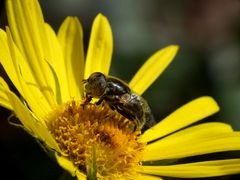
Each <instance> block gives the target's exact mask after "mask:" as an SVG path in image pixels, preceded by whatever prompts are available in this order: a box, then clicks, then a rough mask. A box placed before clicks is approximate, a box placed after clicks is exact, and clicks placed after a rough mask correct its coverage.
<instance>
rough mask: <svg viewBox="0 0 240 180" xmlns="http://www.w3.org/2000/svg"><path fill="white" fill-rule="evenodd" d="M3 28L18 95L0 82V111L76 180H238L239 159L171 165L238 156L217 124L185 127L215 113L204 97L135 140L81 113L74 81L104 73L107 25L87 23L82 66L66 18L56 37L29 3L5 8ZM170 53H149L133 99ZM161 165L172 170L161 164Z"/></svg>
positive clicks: (77, 28) (124, 128)
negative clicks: (228, 179)
mask: <svg viewBox="0 0 240 180" xmlns="http://www.w3.org/2000/svg"><path fill="white" fill-rule="evenodd" d="M6 9H7V17H8V22H9V27H6V30H5V31H4V30H2V29H0V62H1V64H2V65H3V67H4V69H5V71H6V72H7V74H8V76H9V78H10V80H11V81H12V83H13V84H14V85H15V87H16V88H17V90H18V91H19V93H20V95H21V97H22V98H21V99H23V100H22V101H21V100H20V98H18V97H17V95H16V94H14V93H13V92H12V91H11V90H10V89H9V88H8V86H7V84H6V82H5V81H4V80H3V79H2V78H1V79H0V104H1V106H3V107H5V108H7V109H9V110H11V111H13V112H14V113H15V115H16V116H17V117H18V118H19V120H20V121H21V123H22V126H23V128H24V129H25V130H26V131H27V132H28V133H30V134H31V135H32V136H34V137H35V138H36V139H38V140H40V141H41V142H43V144H44V145H45V146H46V148H48V149H49V150H50V151H53V152H54V153H55V156H56V160H57V162H58V163H59V164H60V166H62V167H63V168H64V169H65V170H67V171H69V172H70V173H71V174H72V175H73V176H77V177H78V179H86V177H87V176H88V178H90V179H91V177H95V176H97V177H98V178H99V179H101V178H103V179H161V177H162V176H169V177H182V178H199V177H212V176H222V175H228V174H237V173H240V159H236V158H235V159H218V160H211V161H209V160H208V161H202V162H192V163H183V164H181V163H179V161H178V160H179V159H181V158H185V157H192V156H197V155H203V154H210V153H215V152H225V151H234V150H240V133H239V132H236V131H234V130H233V129H232V128H231V126H230V125H228V124H225V123H220V122H211V123H202V124H198V125H193V126H190V127H188V126H189V125H192V124H193V123H195V122H197V121H199V120H201V119H203V118H205V117H208V116H210V115H212V114H213V113H216V112H217V111H218V110H219V107H218V105H217V104H216V102H215V101H214V100H213V99H212V98H211V97H200V98H198V99H195V100H193V101H191V102H189V103H187V104H186V105H184V106H182V107H180V108H179V109H177V110H176V111H175V112H173V113H172V114H170V115H169V116H167V117H166V118H165V119H163V120H162V121H161V122H160V123H158V124H156V125H155V126H154V127H152V128H150V129H148V130H147V131H145V132H144V133H143V134H141V132H139V131H132V130H131V129H130V128H129V126H128V125H129V123H130V124H131V121H130V120H128V119H126V118H124V117H123V116H121V115H120V114H118V113H117V112H115V111H112V110H111V109H110V108H109V107H108V106H107V105H106V104H104V103H103V104H102V105H99V106H97V105H95V104H88V105H85V106H82V103H83V101H82V99H83V95H84V86H83V83H82V80H83V79H84V78H85V79H86V78H88V77H89V75H90V74H92V73H93V72H102V73H104V74H106V75H107V74H108V73H109V68H110V63H111V56H112V49H113V48H112V47H113V42H112V33H111V28H110V25H109V23H108V20H107V19H106V17H104V16H103V15H101V14H99V15H98V16H97V17H96V19H95V20H94V23H93V27H92V32H91V37H90V42H89V47H88V52H87V55H86V59H84V50H83V40H82V39H83V33H82V28H81V25H80V23H79V21H78V19H77V18H75V17H68V18H66V20H65V21H64V22H63V24H62V25H61V27H60V29H59V31H58V33H57V35H56V34H55V32H54V31H53V30H52V28H51V27H50V26H49V25H48V24H47V23H45V22H44V20H43V16H42V12H41V8H40V6H39V4H38V1H37V0H7V1H6ZM177 50H178V46H176V45H171V46H168V47H166V48H164V49H162V50H159V51H158V52H156V53H155V54H154V55H153V56H151V57H150V58H149V59H148V60H147V61H146V63H145V64H144V65H143V66H142V67H141V68H140V70H139V71H138V72H137V73H136V75H135V76H134V77H133V79H132V80H131V81H130V83H129V86H130V87H131V88H132V89H133V90H134V91H135V92H137V93H138V94H140V95H141V94H143V93H144V91H145V90H146V89H147V88H148V87H149V86H150V85H151V84H152V83H153V82H154V81H155V80H156V78H157V77H158V76H159V75H160V74H161V73H162V72H163V71H164V69H165V68H166V67H167V66H168V65H169V63H170V62H171V61H172V59H173V58H174V56H175V54H176V52H177ZM165 160H169V161H168V162H173V163H170V164H166V163H165V165H164V164H163V162H164V161H165Z"/></svg>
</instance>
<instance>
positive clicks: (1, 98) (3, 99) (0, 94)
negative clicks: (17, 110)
mask: <svg viewBox="0 0 240 180" xmlns="http://www.w3.org/2000/svg"><path fill="white" fill-rule="evenodd" d="M0 82H1V83H0V105H1V106H3V107H5V108H7V109H9V110H12V109H13V107H12V105H11V104H10V102H9V100H8V97H7V95H6V93H5V92H4V89H5V88H6V86H7V83H6V82H5V81H4V80H3V79H2V77H0Z"/></svg>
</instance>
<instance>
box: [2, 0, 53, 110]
mask: <svg viewBox="0 0 240 180" xmlns="http://www.w3.org/2000/svg"><path fill="white" fill-rule="evenodd" d="M6 8H7V17H8V22H9V26H10V30H11V33H12V35H13V39H14V41H15V43H16V44H17V46H18V48H19V50H20V51H21V53H22V54H23V55H24V57H25V59H26V60H27V63H28V65H29V67H30V69H31V70H32V75H33V77H34V78H35V79H36V82H37V83H38V85H39V88H40V89H42V92H43V95H44V96H45V98H46V99H47V101H48V102H49V104H50V105H53V106H54V105H55V100H54V96H53V92H54V90H55V87H54V86H55V83H54V78H53V75H52V72H51V70H50V68H49V67H48V64H47V63H46V62H47V61H49V60H50V59H51V57H50V54H51V53H50V52H49V51H50V48H49V46H50V44H49V43H48V39H47V38H46V37H47V36H46V32H45V27H44V21H43V17H42V12H41V9H40V6H39V4H38V1H37V0H24V1H22V0H7V1H6Z"/></svg>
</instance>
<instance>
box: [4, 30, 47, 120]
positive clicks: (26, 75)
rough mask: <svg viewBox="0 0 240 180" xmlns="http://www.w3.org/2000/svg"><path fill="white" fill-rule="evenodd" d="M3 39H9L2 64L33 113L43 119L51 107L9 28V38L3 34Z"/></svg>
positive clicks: (5, 46)
mask: <svg viewBox="0 0 240 180" xmlns="http://www.w3.org/2000/svg"><path fill="white" fill-rule="evenodd" d="M1 39H7V45H4V46H3V49H2V50H3V51H5V52H6V56H5V57H3V58H2V59H1V64H2V65H3V67H4V69H5V70H6V72H7V73H8V75H9V77H10V79H11V80H12V81H13V82H14V85H15V86H16V88H17V89H18V91H19V92H20V94H21V95H22V96H23V97H24V99H25V100H26V101H27V102H28V105H29V106H30V107H31V109H32V111H33V112H34V113H35V115H36V116H37V117H40V119H41V117H44V116H45V115H46V114H47V113H48V112H49V111H50V106H49V104H48V102H47V101H46V99H45V98H44V96H43V94H42V91H41V89H40V88H39V87H38V86H37V83H36V81H35V79H34V78H33V76H32V74H31V70H30V69H29V66H28V65H27V64H26V61H25V60H24V58H23V57H22V55H21V53H20V52H19V51H18V49H17V47H16V46H15V44H14V42H13V40H12V38H11V34H10V32H9V31H8V28H7V37H6V34H2V36H1ZM2 42H4V41H2ZM3 44H5V43H3ZM0 46H1V45H0ZM3 54H4V53H3ZM1 55H2V54H1ZM1 55H0V57H1ZM36 97H38V99H36Z"/></svg>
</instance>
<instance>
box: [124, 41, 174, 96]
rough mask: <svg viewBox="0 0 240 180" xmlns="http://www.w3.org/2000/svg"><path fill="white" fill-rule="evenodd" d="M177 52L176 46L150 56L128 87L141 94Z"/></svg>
mask: <svg viewBox="0 0 240 180" xmlns="http://www.w3.org/2000/svg"><path fill="white" fill-rule="evenodd" d="M177 51H178V46H176V45H172V46H168V47H166V48H164V49H161V50H159V51H158V52H156V53H155V54H154V55H152V56H151V57H150V58H149V59H148V60H147V61H146V62H145V63H144V65H143V66H142V67H141V68H140V69H139V70H138V72H137V73H136V74H135V76H134V77H133V78H132V80H131V81H130V83H129V86H130V87H131V88H132V89H133V91H135V92H137V93H138V94H140V95H141V94H143V93H144V91H145V90H146V89H148V88H149V86H150V85H151V84H152V83H153V82H154V81H155V80H156V79H157V78H158V77H159V75H160V74H161V73H162V72H163V71H164V70H165V69H166V67H167V66H168V65H169V64H170V63H171V62H172V60H173V58H174V57H175V55H176V53H177Z"/></svg>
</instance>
